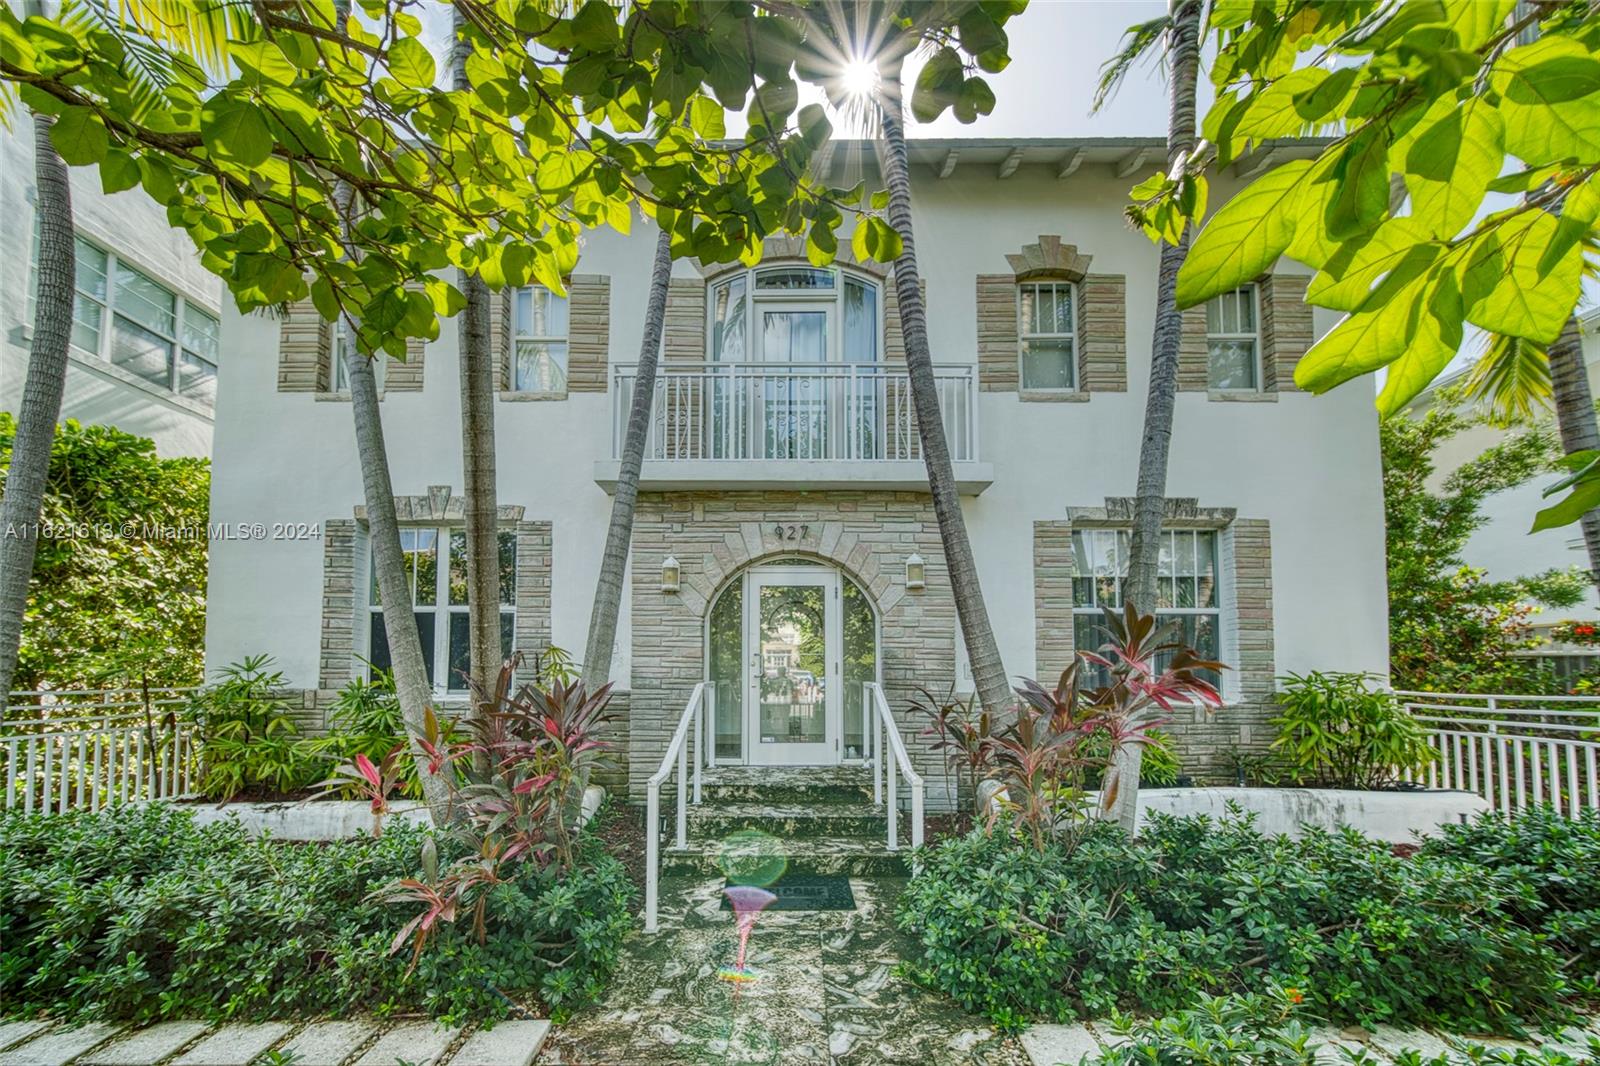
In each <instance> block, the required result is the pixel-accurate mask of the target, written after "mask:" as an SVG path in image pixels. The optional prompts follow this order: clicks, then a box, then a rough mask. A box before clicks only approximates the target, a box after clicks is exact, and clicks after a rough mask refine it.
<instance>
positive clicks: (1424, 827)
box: [1139, 788, 1489, 844]
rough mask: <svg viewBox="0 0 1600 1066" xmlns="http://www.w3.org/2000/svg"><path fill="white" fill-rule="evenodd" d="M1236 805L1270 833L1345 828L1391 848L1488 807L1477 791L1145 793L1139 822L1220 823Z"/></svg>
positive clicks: (1295, 834) (1158, 790) (1294, 833)
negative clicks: (1189, 818) (1150, 817)
mask: <svg viewBox="0 0 1600 1066" xmlns="http://www.w3.org/2000/svg"><path fill="white" fill-rule="evenodd" d="M1230 804H1233V805H1236V806H1238V807H1239V808H1241V809H1242V810H1244V811H1245V812H1247V813H1250V814H1254V815H1255V816H1256V828H1257V829H1259V830H1260V831H1261V832H1263V833H1266V834H1269V835H1271V834H1278V833H1284V834H1287V835H1289V836H1291V837H1296V838H1298V837H1299V836H1300V835H1301V834H1302V831H1303V829H1304V828H1305V827H1307V826H1310V827H1313V828H1317V829H1337V828H1338V827H1340V826H1342V825H1348V826H1350V827H1351V828H1354V829H1358V830H1360V831H1361V833H1362V834H1364V835H1366V836H1369V837H1373V838H1374V839H1377V840H1382V841H1385V842H1387V843H1390V844H1410V843H1415V841H1416V838H1417V837H1418V836H1425V835H1432V834H1434V833H1437V832H1438V830H1439V827H1440V826H1442V825H1456V824H1460V823H1462V822H1467V821H1470V820H1471V819H1473V818H1475V817H1477V816H1478V815H1479V814H1481V813H1483V812H1484V811H1487V810H1489V803H1488V801H1487V800H1485V799H1484V798H1483V797H1482V796H1479V795H1477V794H1476V793H1473V792H1456V791H1445V790H1428V791H1400V790H1394V791H1381V792H1378V791H1356V790H1353V789H1337V788H1145V789H1140V790H1139V822H1140V825H1141V826H1142V825H1143V824H1144V821H1145V815H1146V812H1148V811H1159V812H1161V813H1162V814H1176V815H1192V814H1205V815H1210V816H1211V817H1213V818H1221V817H1223V816H1225V815H1227V813H1228V806H1229V805H1230Z"/></svg>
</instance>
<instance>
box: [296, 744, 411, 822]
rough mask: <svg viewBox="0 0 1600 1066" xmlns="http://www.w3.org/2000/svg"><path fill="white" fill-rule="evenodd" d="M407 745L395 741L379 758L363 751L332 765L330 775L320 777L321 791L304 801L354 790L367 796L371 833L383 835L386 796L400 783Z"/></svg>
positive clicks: (364, 796) (365, 797)
mask: <svg viewBox="0 0 1600 1066" xmlns="http://www.w3.org/2000/svg"><path fill="white" fill-rule="evenodd" d="M405 752H406V746H405V745H404V744H396V745H395V746H394V747H393V748H391V749H390V750H389V753H388V754H387V755H385V756H384V757H383V758H382V759H381V760H380V761H378V762H376V763H375V762H373V761H372V760H371V759H369V758H367V757H366V756H365V755H357V756H356V757H355V758H353V759H351V760H350V761H349V762H348V763H344V764H342V765H340V766H336V767H334V770H333V776H331V777H329V778H328V779H327V780H325V781H323V782H322V783H321V785H320V786H319V787H321V789H322V791H321V792H318V793H315V794H313V795H312V796H310V797H309V798H308V799H306V801H305V802H307V803H309V802H311V800H314V799H320V798H321V797H323V796H327V795H332V794H334V793H340V794H344V793H348V792H355V793H357V794H358V795H359V796H360V797H361V798H362V799H364V800H366V801H367V803H368V804H369V805H370V807H371V809H372V835H373V836H375V837H380V836H382V835H383V819H384V816H385V815H387V814H388V813H389V796H390V794H391V793H392V792H394V790H395V789H397V788H399V787H400V785H401V783H402V777H403V773H404V766H405V762H406V760H405Z"/></svg>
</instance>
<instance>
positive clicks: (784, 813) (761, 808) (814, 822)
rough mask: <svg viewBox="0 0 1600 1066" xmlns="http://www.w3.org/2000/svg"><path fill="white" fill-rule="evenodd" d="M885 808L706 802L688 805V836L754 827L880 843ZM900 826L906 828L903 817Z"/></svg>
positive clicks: (716, 834)
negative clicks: (854, 838) (856, 838)
mask: <svg viewBox="0 0 1600 1066" xmlns="http://www.w3.org/2000/svg"><path fill="white" fill-rule="evenodd" d="M885 810H886V808H884V807H875V806H873V805H872V803H871V801H869V800H862V801H857V802H855V803H737V802H711V801H707V802H705V803H701V804H699V805H694V804H690V806H689V809H688V813H689V839H690V840H693V841H705V840H715V839H718V838H720V837H724V836H727V835H728V834H730V833H737V832H739V831H741V830H746V829H756V830H760V831H762V832H765V833H770V834H772V835H773V836H777V837H819V836H820V837H859V838H862V839H864V840H876V841H878V842H880V843H882V842H883V841H884V840H885V834H886V833H887V832H888V823H887V822H886V820H885V818H886V815H885V813H884V812H885ZM672 817H673V816H672V815H669V816H668V818H667V819H666V820H665V822H666V824H665V825H664V826H663V829H664V831H666V832H669V833H670V832H671V831H672V825H671V819H672ZM900 826H901V829H902V830H904V829H905V826H906V822H905V819H904V818H902V819H901V822H900ZM908 839H909V838H908Z"/></svg>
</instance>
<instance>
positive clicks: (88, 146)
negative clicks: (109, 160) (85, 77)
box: [50, 107, 111, 167]
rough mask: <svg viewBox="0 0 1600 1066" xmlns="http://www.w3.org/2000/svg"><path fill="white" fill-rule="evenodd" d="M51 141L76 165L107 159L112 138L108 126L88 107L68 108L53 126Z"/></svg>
mask: <svg viewBox="0 0 1600 1066" xmlns="http://www.w3.org/2000/svg"><path fill="white" fill-rule="evenodd" d="M50 141H51V143H52V144H54V145H55V146H56V151H57V152H59V153H60V155H61V158H62V159H63V160H65V161H66V162H67V163H68V164H70V165H71V166H75V167H81V166H87V165H89V164H90V163H98V162H99V161H100V160H101V159H103V158H105V154H106V149H107V148H108V147H109V146H110V143H111V141H110V138H109V137H108V136H107V134H106V128H105V126H104V125H103V124H102V123H101V122H100V119H99V118H98V117H97V116H96V115H95V113H94V112H93V111H92V110H91V109H89V108H87V107H64V108H62V109H61V114H59V115H57V116H56V120H55V122H54V123H52V124H51V126H50Z"/></svg>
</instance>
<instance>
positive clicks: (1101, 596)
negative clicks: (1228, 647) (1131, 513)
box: [1072, 529, 1222, 687]
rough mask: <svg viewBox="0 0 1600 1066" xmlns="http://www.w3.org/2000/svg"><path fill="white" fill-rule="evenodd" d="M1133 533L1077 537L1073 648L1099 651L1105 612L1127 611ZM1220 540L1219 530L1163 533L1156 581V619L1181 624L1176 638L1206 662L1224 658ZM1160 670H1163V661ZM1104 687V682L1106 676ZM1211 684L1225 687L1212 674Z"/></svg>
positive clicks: (1079, 533) (1078, 533)
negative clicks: (1124, 607) (1107, 609)
mask: <svg viewBox="0 0 1600 1066" xmlns="http://www.w3.org/2000/svg"><path fill="white" fill-rule="evenodd" d="M1131 541H1132V533H1131V532H1130V531H1129V530H1126V529H1077V530H1073V533H1072V551H1073V569H1072V574H1073V577H1072V613H1073V625H1072V634H1073V645H1074V648H1075V650H1077V651H1080V652H1082V651H1098V650H1099V648H1100V646H1101V645H1102V644H1103V643H1104V642H1105V632H1104V628H1103V618H1104V614H1103V612H1102V610H1101V609H1102V608H1104V607H1110V608H1113V609H1114V610H1121V609H1122V597H1123V594H1124V592H1125V591H1126V586H1127V581H1128V559H1129V547H1130V543H1131ZM1217 541H1218V537H1217V533H1216V532H1215V531H1213V530H1203V529H1175V530H1167V531H1165V532H1163V533H1162V534H1161V556H1160V563H1159V567H1158V570H1157V574H1158V577H1157V579H1156V616H1157V617H1158V618H1159V619H1160V620H1161V621H1162V622H1168V621H1174V622H1177V623H1179V628H1178V632H1177V633H1176V634H1175V635H1174V639H1176V640H1178V641H1180V642H1181V643H1183V644H1185V645H1187V646H1189V647H1191V648H1193V649H1194V650H1195V651H1196V652H1198V653H1199V654H1200V656H1201V657H1202V658H1206V659H1217V660H1220V659H1221V658H1222V635H1221V631H1222V595H1221V592H1222V590H1221V589H1220V588H1219V584H1218V583H1219V581H1220V579H1221V578H1220V575H1221V572H1222V571H1221V567H1220V565H1219V554H1218V543H1217ZM1158 665H1161V664H1160V663H1159V662H1158ZM1097 673H1099V674H1101V675H1102V676H1101V677H1100V683H1104V681H1105V678H1104V676H1103V674H1104V671H1103V670H1101V671H1097ZM1210 681H1211V682H1212V684H1214V685H1218V686H1219V687H1220V685H1221V678H1220V677H1218V676H1216V675H1215V674H1212V675H1211V676H1210Z"/></svg>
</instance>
